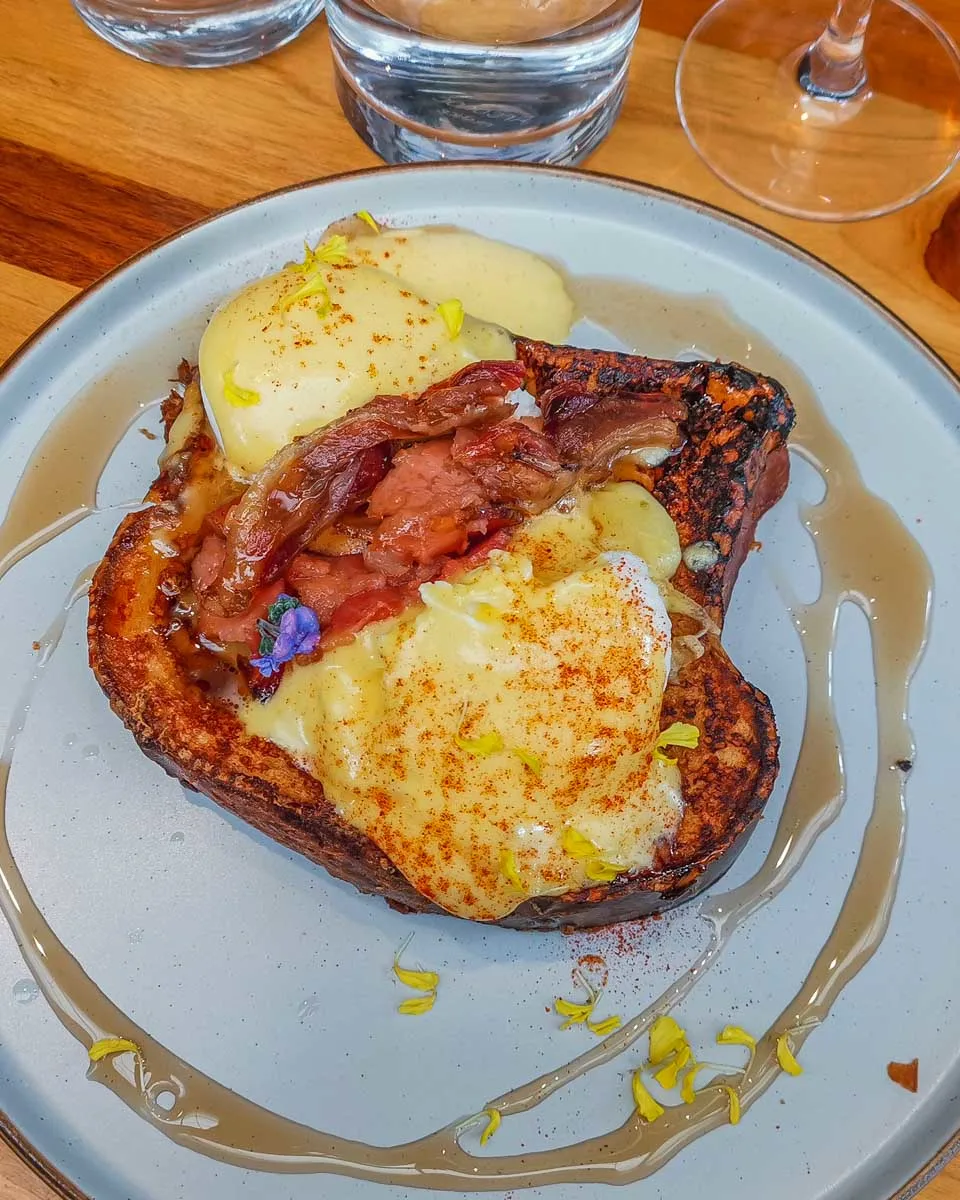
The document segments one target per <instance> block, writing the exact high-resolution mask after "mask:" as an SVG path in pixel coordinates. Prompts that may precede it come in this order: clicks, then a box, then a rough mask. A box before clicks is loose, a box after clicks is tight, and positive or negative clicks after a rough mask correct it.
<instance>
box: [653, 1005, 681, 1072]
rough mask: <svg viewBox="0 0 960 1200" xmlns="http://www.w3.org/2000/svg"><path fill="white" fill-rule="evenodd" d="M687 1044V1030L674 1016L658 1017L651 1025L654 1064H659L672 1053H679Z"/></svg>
mask: <svg viewBox="0 0 960 1200" xmlns="http://www.w3.org/2000/svg"><path fill="white" fill-rule="evenodd" d="M686 1044H687V1035H686V1032H685V1031H684V1030H683V1029H681V1028H680V1026H679V1025H678V1024H677V1022H676V1021H675V1020H674V1019H673V1017H657V1019H656V1020H655V1021H654V1023H653V1024H652V1025H651V1026H650V1062H651V1063H652V1064H653V1066H655V1067H656V1066H659V1064H660V1063H662V1062H664V1061H665V1060H666V1058H667V1056H668V1055H670V1054H679V1053H680V1051H681V1050H682V1049H683V1048H684V1046H686Z"/></svg>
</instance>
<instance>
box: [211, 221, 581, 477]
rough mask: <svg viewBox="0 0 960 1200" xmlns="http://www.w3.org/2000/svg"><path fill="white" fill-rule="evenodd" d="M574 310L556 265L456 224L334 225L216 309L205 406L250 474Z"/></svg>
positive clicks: (237, 467) (507, 351)
mask: <svg viewBox="0 0 960 1200" xmlns="http://www.w3.org/2000/svg"><path fill="white" fill-rule="evenodd" d="M573 316H574V311H573V301H572V300H571V298H570V296H569V294H568V293H567V290H566V287H565V285H564V282H563V279H562V277H561V276H560V274H559V272H558V271H556V270H555V269H554V268H553V267H551V266H550V265H549V263H547V262H545V261H544V260H543V259H541V258H538V257H537V255H535V254H532V253H530V252H529V251H527V250H522V249H520V248H518V247H515V246H509V245H506V244H505V243H503V242H497V241H493V240H491V239H489V238H485V237H481V236H480V235H478V234H474V233H469V232H467V231H464V230H458V229H446V228H430V227H425V228H418V229H406V230H387V229H384V230H379V231H378V232H377V233H375V234H374V233H373V232H372V231H370V230H366V231H365V232H364V233H360V234H357V233H352V234H351V235H349V236H345V235H333V236H332V237H331V238H328V239H326V241H325V242H324V243H321V244H320V245H318V246H317V247H316V248H315V249H314V250H310V249H309V247H308V248H307V249H306V252H305V256H304V261H303V262H301V263H291V264H289V265H288V266H286V267H284V268H283V269H282V270H281V271H277V272H275V273H274V274H272V275H268V276H266V277H265V278H263V279H258V280H256V281H255V282H253V283H251V284H249V285H248V286H246V287H244V288H243V289H241V291H240V292H238V293H237V295H235V296H233V297H232V298H231V299H229V300H228V301H227V302H226V303H225V304H223V305H222V306H221V307H220V308H219V309H218V310H217V312H216V313H214V315H213V317H212V319H211V321H210V323H209V325H208V326H207V329H206V331H205V333H204V335H203V338H202V340H201V342H200V352H199V366H200V383H201V388H202V392H203V397H204V403H205V405H206V408H207V413H208V416H209V417H210V421H211V424H212V425H213V426H214V429H215V430H216V433H217V436H218V439H219V441H220V444H221V447H222V449H223V451H224V454H225V456H226V458H227V461H228V463H229V464H230V466H231V468H232V469H233V471H234V472H235V473H236V474H237V475H238V476H239V477H240V478H249V477H250V476H251V475H253V474H255V473H256V472H257V471H259V470H260V469H261V468H262V467H263V466H264V464H265V463H266V462H268V461H269V459H270V458H272V456H273V455H274V454H275V453H276V452H277V451H278V450H280V449H281V448H282V447H283V446H285V445H287V444H288V443H289V442H291V441H292V440H293V439H294V438H296V437H299V436H302V435H304V434H307V433H311V432H312V431H313V430H315V429H319V428H320V427H321V426H323V425H326V424H328V423H329V422H330V421H333V420H335V419H336V418H338V417H341V416H343V414H344V413H346V412H349V411H350V410H351V409H354V408H357V407H358V406H360V405H362V404H365V403H366V402H367V401H368V400H370V399H372V398H373V397H374V396H376V395H383V394H412V395H418V394H419V393H421V392H422V391H423V390H424V389H425V388H427V387H428V386H429V385H430V384H433V383H437V382H439V381H441V380H443V379H446V378H448V377H449V376H451V375H452V374H454V373H455V372H456V371H458V370H459V369H460V368H461V367H464V366H466V365H467V364H468V363H471V362H476V361H478V360H480V359H512V358H514V357H515V352H514V346H513V340H512V338H511V336H510V333H514V334H519V335H522V336H524V337H532V338H543V339H546V340H548V341H555V342H562V341H564V340H565V339H566V338H567V336H568V334H569V332H570V327H571V324H572V321H573ZM508 330H509V331H510V332H507V331H508Z"/></svg>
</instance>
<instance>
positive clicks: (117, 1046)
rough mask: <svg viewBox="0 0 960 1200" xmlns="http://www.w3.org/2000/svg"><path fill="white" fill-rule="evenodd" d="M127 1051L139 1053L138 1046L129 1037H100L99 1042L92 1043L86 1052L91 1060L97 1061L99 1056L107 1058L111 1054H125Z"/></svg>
mask: <svg viewBox="0 0 960 1200" xmlns="http://www.w3.org/2000/svg"><path fill="white" fill-rule="evenodd" d="M127 1051H132V1052H133V1053H134V1054H139V1053H140V1047H139V1046H138V1045H137V1043H136V1042H131V1041H130V1039H129V1038H101V1039H100V1041H99V1042H94V1043H93V1045H92V1046H91V1047H90V1049H89V1050H88V1051H87V1053H88V1054H89V1056H90V1061H91V1062H99V1061H100V1060H101V1058H108V1057H109V1056H110V1055H111V1054H126V1053H127Z"/></svg>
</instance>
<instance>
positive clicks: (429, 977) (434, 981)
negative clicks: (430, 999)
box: [393, 933, 440, 992]
mask: <svg viewBox="0 0 960 1200" xmlns="http://www.w3.org/2000/svg"><path fill="white" fill-rule="evenodd" d="M412 940H413V934H412V933H411V934H410V936H409V937H408V938H407V939H406V941H405V942H404V943H403V945H402V946H401V947H400V949H399V950H398V951H397V952H396V954H395V955H394V956H393V973H394V975H396V977H397V978H398V979H399V980H400V982H401V983H402V984H404V986H405V987H408V988H413V990H414V991H415V992H435V991H436V990H437V988H438V987H439V986H440V976H439V975H438V974H437V973H436V971H408V970H407V969H406V967H401V966H400V955H401V954H403V952H404V950H406V948H407V947H408V946H409V945H410V942H411V941H412Z"/></svg>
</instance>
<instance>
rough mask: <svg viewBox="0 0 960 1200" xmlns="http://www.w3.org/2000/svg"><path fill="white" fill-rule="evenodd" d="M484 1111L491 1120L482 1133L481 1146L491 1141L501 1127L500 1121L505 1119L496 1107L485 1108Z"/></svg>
mask: <svg viewBox="0 0 960 1200" xmlns="http://www.w3.org/2000/svg"><path fill="white" fill-rule="evenodd" d="M483 1111H484V1113H485V1115H486V1116H487V1117H488V1118H489V1120H488V1121H487V1127H486V1129H484V1131H483V1133H481V1134H480V1145H481V1146H485V1145H486V1144H487V1142H489V1141H490V1139H491V1138H492V1137H493V1135H494V1134H495V1133H496V1132H497V1130H498V1129H499V1128H500V1122H501V1120H502V1119H503V1118H502V1117H501V1116H500V1114H499V1112H497V1110H496V1109H495V1108H485V1109H484V1110H483Z"/></svg>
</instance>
